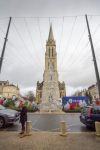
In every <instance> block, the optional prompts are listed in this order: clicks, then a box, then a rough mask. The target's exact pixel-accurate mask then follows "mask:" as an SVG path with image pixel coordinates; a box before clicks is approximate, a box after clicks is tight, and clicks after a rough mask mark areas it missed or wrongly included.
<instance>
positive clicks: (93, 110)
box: [80, 106, 100, 128]
mask: <svg viewBox="0 0 100 150" xmlns="http://www.w3.org/2000/svg"><path fill="white" fill-rule="evenodd" d="M80 121H81V122H82V123H83V124H85V125H86V126H87V127H92V128H95V121H100V106H86V107H83V108H82V111H81V115H80Z"/></svg>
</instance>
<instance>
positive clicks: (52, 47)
mask: <svg viewBox="0 0 100 150" xmlns="http://www.w3.org/2000/svg"><path fill="white" fill-rule="evenodd" d="M52 57H53V47H52Z"/></svg>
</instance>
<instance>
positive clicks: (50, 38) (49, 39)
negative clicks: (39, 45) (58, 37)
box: [48, 24, 54, 41]
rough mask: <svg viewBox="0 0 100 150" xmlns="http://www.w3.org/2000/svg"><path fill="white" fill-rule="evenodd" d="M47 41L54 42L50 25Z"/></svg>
mask: <svg viewBox="0 0 100 150" xmlns="http://www.w3.org/2000/svg"><path fill="white" fill-rule="evenodd" d="M48 41H54V37H53V31H52V24H51V25H50V30H49V36H48Z"/></svg>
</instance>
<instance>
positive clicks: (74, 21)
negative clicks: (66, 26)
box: [61, 16, 77, 66]
mask: <svg viewBox="0 0 100 150" xmlns="http://www.w3.org/2000/svg"><path fill="white" fill-rule="evenodd" d="M76 20H77V16H75V18H74V20H73V24H72V28H71V32H70V36H69V39H68V42H67V47H66V48H65V52H67V51H68V48H69V44H70V41H71V38H72V33H73V30H74V26H75V23H76ZM65 52H64V53H63V56H62V60H61V62H62V66H63V64H64V61H63V60H64V59H63V57H64V56H65Z"/></svg>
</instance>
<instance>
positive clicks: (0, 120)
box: [0, 117, 5, 128]
mask: <svg viewBox="0 0 100 150" xmlns="http://www.w3.org/2000/svg"><path fill="white" fill-rule="evenodd" d="M4 126H5V121H4V119H3V118H2V117H0V128H2V127H4Z"/></svg>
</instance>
